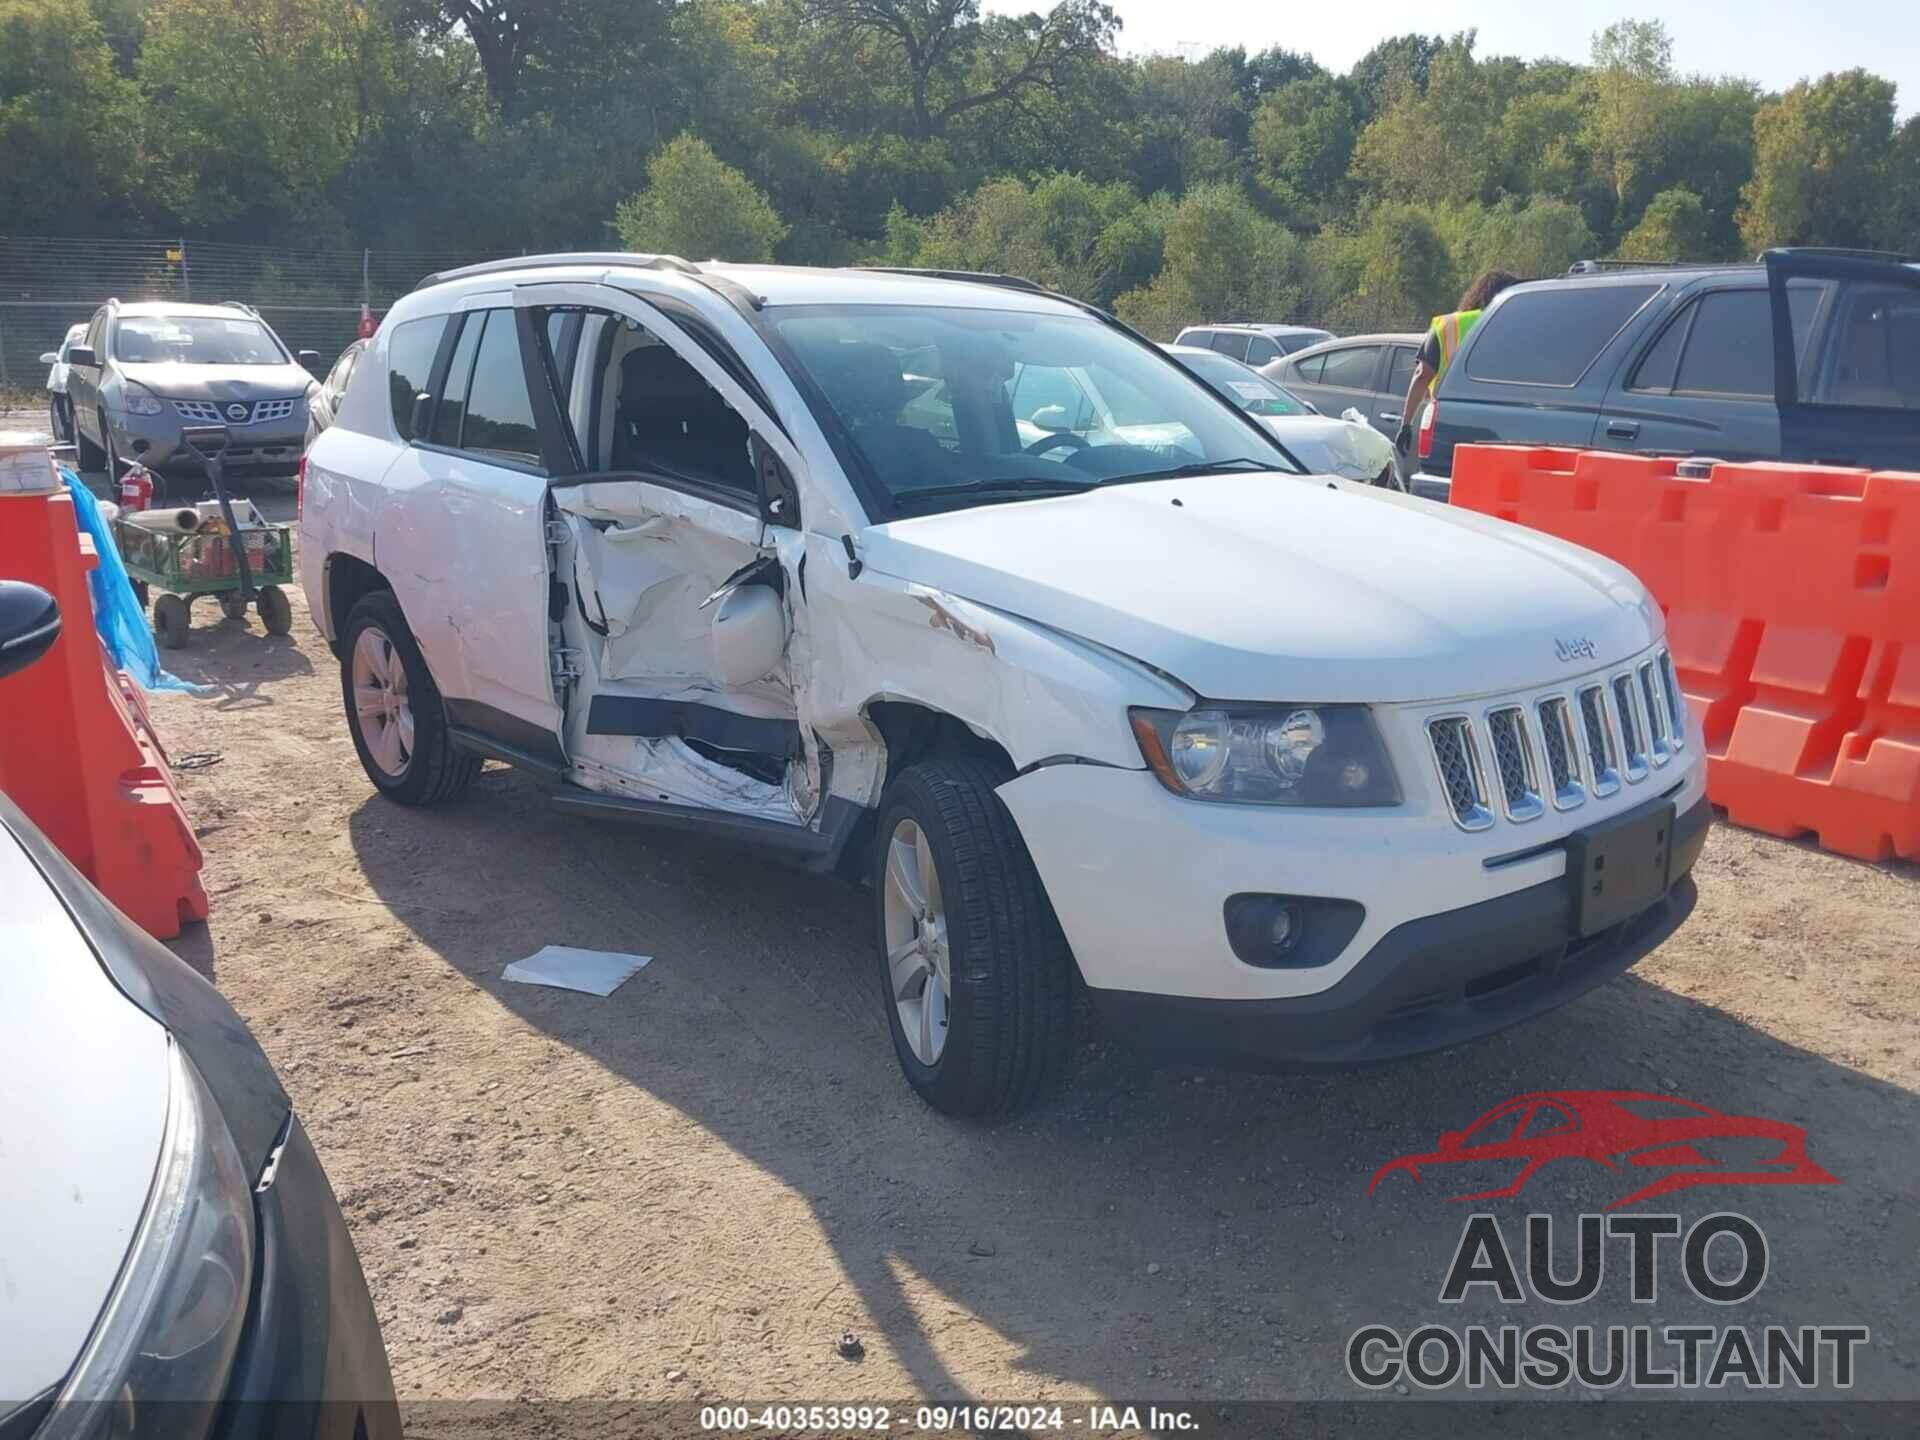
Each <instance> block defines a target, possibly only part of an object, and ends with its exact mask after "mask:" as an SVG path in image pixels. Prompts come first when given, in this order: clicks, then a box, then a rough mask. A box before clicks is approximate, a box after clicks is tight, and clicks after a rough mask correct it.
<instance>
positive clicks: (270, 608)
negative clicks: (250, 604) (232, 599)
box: [254, 585, 293, 635]
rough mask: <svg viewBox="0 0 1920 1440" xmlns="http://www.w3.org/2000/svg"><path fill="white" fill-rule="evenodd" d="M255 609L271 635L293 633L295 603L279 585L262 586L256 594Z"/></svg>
mask: <svg viewBox="0 0 1920 1440" xmlns="http://www.w3.org/2000/svg"><path fill="white" fill-rule="evenodd" d="M254 608H255V609H257V610H258V611H259V612H260V623H261V624H262V625H264V626H266V627H267V633H268V634H269V635H289V634H292V633H293V602H292V601H291V600H289V599H287V592H286V591H284V590H282V589H281V588H280V587H279V586H278V585H262V586H261V587H260V588H259V590H258V591H256V592H255V594H254Z"/></svg>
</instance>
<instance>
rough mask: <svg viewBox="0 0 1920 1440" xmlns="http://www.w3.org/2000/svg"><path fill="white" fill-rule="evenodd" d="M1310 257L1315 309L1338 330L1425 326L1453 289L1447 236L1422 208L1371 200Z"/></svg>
mask: <svg viewBox="0 0 1920 1440" xmlns="http://www.w3.org/2000/svg"><path fill="white" fill-rule="evenodd" d="M1313 259H1314V262H1315V270H1316V272H1317V274H1316V281H1317V284H1316V291H1317V293H1316V298H1315V303H1314V305H1313V307H1312V309H1313V313H1314V314H1315V315H1317V316H1319V317H1320V322H1321V323H1323V324H1326V325H1329V326H1332V327H1333V328H1336V329H1339V330H1344V331H1349V332H1352V331H1379V330H1424V329H1425V328H1426V326H1427V322H1428V321H1429V320H1430V319H1431V318H1432V317H1433V316H1435V315H1438V314H1441V313H1443V312H1444V311H1447V310H1451V309H1452V308H1453V301H1454V298H1455V296H1456V294H1457V293H1458V288H1459V287H1458V285H1457V284H1456V282H1455V278H1454V264H1453V256H1452V254H1451V252H1450V251H1449V249H1448V247H1447V242H1446V240H1445V239H1444V238H1443V237H1442V235H1441V233H1440V231H1439V228H1438V227H1437V226H1435V224H1434V223H1433V220H1432V219H1431V218H1430V215H1429V212H1428V211H1427V210H1425V209H1423V208H1421V207H1419V206H1414V205H1400V204H1386V205H1378V206H1375V207H1374V208H1373V209H1372V210H1371V211H1369V212H1368V214H1367V216H1366V218H1365V219H1364V220H1363V221H1362V222H1361V223H1360V224H1359V225H1358V226H1357V227H1355V228H1354V229H1352V230H1350V231H1328V232H1325V233H1324V234H1323V235H1321V237H1320V238H1319V239H1318V240H1317V241H1316V242H1315V244H1314V248H1313Z"/></svg>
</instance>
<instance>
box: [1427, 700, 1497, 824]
mask: <svg viewBox="0 0 1920 1440" xmlns="http://www.w3.org/2000/svg"><path fill="white" fill-rule="evenodd" d="M1427 738H1428V742H1429V744H1430V746H1431V748H1432V750H1433V763H1434V767H1435V769H1436V770H1438V771H1439V774H1440V788H1441V789H1442V790H1443V791H1444V792H1445V794H1446V797H1447V806H1448V808H1449V809H1450V810H1451V811H1452V812H1453V823H1454V824H1456V825H1458V826H1459V827H1460V828H1461V829H1462V830H1485V829H1486V828H1487V827H1488V826H1490V825H1491V824H1493V811H1491V810H1490V809H1488V808H1487V801H1488V797H1487V782H1486V775H1485V773H1484V771H1483V770H1482V769H1481V765H1480V755H1479V747H1478V746H1477V745H1475V743H1474V738H1473V725H1472V722H1470V721H1469V720H1468V719H1467V717H1466V716H1464V715H1443V716H1440V717H1438V718H1436V719H1433V720H1429V721H1428V722H1427Z"/></svg>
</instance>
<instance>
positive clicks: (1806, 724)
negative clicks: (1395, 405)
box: [1453, 445, 1920, 860]
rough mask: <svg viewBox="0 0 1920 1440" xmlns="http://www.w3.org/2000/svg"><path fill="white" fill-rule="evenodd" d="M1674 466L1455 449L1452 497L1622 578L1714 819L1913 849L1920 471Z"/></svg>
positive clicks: (1918, 743)
mask: <svg viewBox="0 0 1920 1440" xmlns="http://www.w3.org/2000/svg"><path fill="white" fill-rule="evenodd" d="M1680 463H1681V462H1678V461H1675V460H1670V459H1657V458H1653V457H1648V456H1639V455H1623V454H1616V453H1613V452H1608V451H1594V450H1585V451H1580V450H1561V449H1551V448H1519V447H1506V446H1492V445H1464V446H1461V447H1459V448H1458V449H1456V450H1455V451H1454V462H1453V503H1454V504H1456V505H1462V506H1466V507H1467V508H1469V509H1473V510H1479V511H1483V512H1485V513H1486V514H1489V515H1497V516H1499V517H1501V518H1502V519H1506V520H1512V521H1515V522H1517V523H1519V524H1521V525H1527V526H1531V527H1532V528H1533V529H1536V530H1544V531H1546V532H1548V533H1549V534H1553V535H1558V536H1561V537H1562V538H1564V539H1567V540H1572V541H1574V542H1575V543H1576V544H1580V545H1584V546H1586V547H1587V548H1589V549H1591V550H1597V551H1599V552H1600V553H1601V554H1603V555H1606V556H1608V557H1610V558H1611V559H1614V560H1617V561H1619V562H1620V563H1621V564H1623V565H1625V566H1626V567H1627V568H1628V569H1629V570H1632V571H1633V572H1634V573H1635V574H1636V575H1638V576H1639V577H1640V579H1641V580H1642V581H1643V582H1644V583H1645V584H1646V586H1647V588H1648V589H1649V590H1651V591H1652V592H1653V595H1654V598H1655V599H1657V600H1658V601H1659V602H1660V606H1661V608H1662V609H1663V610H1665V611H1666V614H1667V636H1668V645H1669V647H1670V648H1671V650H1672V652H1673V662H1674V668H1675V670H1676V671H1678V673H1679V678H1680V685H1681V688H1682V689H1683V690H1684V691H1686V694H1687V698H1688V700H1689V701H1690V702H1691V703H1692V707H1693V710H1694V713H1695V714H1696V715H1697V716H1698V717H1699V719H1700V721H1701V724H1702V727H1703V728H1704V729H1705V731H1706V740H1707V755H1708V772H1707V788H1708V794H1709V796H1710V797H1711V798H1712V800H1713V801H1714V803H1715V804H1718V805H1723V806H1725V807H1726V811H1727V816H1728V818H1729V819H1731V820H1733V821H1734V822H1735V823H1736V824H1740V825H1746V826H1749V827H1751V828H1753V829H1756V830H1764V831H1766V832H1768V833H1770V834H1774V835H1787V836H1793V835H1802V834H1806V833H1808V832H1812V833H1814V834H1816V835H1818V836H1819V839H1820V843H1821V844H1822V845H1823V846H1825V847H1826V848H1827V849H1829V850H1834V851H1838V852H1839V853H1840V854H1843V855H1853V856H1857V857H1859V858H1861V859H1866V860H1884V859H1887V858H1888V857H1889V856H1892V855H1900V856H1904V857H1906V858H1908V859H1920V474H1905V473H1895V472H1870V471H1866V470H1845V469H1837V468H1831V467H1823V466H1808V465H1785V464H1749V465H1714V466H1713V467H1712V469H1711V472H1710V474H1708V475H1705V476H1701V477H1698V478H1696V477H1693V476H1683V475H1681V474H1679V473H1678V469H1679V465H1680Z"/></svg>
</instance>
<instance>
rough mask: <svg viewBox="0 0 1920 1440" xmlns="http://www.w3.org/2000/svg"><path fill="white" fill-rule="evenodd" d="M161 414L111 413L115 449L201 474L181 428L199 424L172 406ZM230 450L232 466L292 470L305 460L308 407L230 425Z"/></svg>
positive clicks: (158, 466)
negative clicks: (302, 455)
mask: <svg viewBox="0 0 1920 1440" xmlns="http://www.w3.org/2000/svg"><path fill="white" fill-rule="evenodd" d="M162 404H164V405H165V406H166V408H165V409H163V410H162V411H161V412H160V413H159V414H158V415H129V414H127V413H126V412H125V411H116V410H109V411H107V412H106V418H107V428H108V429H109V430H111V431H112V432H113V448H114V450H115V452H116V453H118V455H119V456H120V458H121V459H122V460H138V461H139V462H140V463H141V464H143V465H145V466H146V467H147V468H148V469H150V470H159V471H162V472H166V473H180V474H194V475H198V474H200V473H201V472H202V467H201V464H200V461H199V460H198V459H197V458H196V457H195V456H194V455H193V453H192V452H191V451H189V450H188V449H187V448H186V447H185V446H184V445H182V444H181V443H180V432H181V431H182V430H183V429H185V428H186V427H187V426H188V425H191V424H194V423H196V422H193V421H190V420H187V419H184V418H183V417H182V416H181V415H180V413H179V412H178V411H177V410H175V409H174V408H173V406H172V405H171V404H169V403H167V402H165V401H163V402H162ZM227 434H228V436H229V437H230V438H229V443H228V446H227V451H226V464H227V468H228V469H229V470H266V471H286V472H287V473H289V474H291V473H292V472H293V469H294V467H295V466H296V465H298V464H299V463H300V452H301V450H302V449H303V448H304V446H305V444H306V438H307V407H306V406H305V405H304V404H300V405H296V406H295V407H294V409H293V413H292V414H291V415H289V416H287V417H286V418H285V419H284V420H271V421H263V422H262V423H260V424H258V425H229V426H228V427H227Z"/></svg>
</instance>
